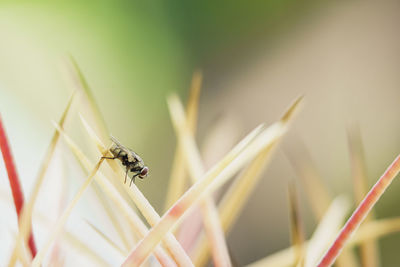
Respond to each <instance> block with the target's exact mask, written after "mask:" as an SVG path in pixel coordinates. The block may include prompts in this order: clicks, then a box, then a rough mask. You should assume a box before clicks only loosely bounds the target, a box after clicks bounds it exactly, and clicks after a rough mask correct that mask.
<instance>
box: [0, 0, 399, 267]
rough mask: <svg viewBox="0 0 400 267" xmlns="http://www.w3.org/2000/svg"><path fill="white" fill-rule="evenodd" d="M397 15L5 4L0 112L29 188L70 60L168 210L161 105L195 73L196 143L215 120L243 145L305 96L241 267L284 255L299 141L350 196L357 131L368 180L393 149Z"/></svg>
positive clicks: (368, 8)
mask: <svg viewBox="0 0 400 267" xmlns="http://www.w3.org/2000/svg"><path fill="white" fill-rule="evenodd" d="M399 9H400V7H399V4H398V3H397V2H396V1H381V2H379V1H372V0H370V1H348V2H346V3H344V2H341V1H333V2H330V3H327V2H322V1H312V0H309V1H290V0H281V1H275V0H268V1H246V2H245V1H208V0H207V1H178V0H176V1H158V0H154V1H1V2H0V104H1V107H0V108H1V110H0V111H1V115H2V117H3V118H4V121H5V123H6V125H7V127H8V131H9V135H10V136H12V137H13V138H11V143H12V144H13V146H14V150H15V156H16V158H17V160H18V161H19V162H24V166H23V167H21V166H19V171H20V173H21V175H22V176H23V177H24V179H25V181H26V188H25V190H26V192H29V188H30V185H31V184H32V182H33V179H34V177H35V175H33V174H35V173H36V172H37V168H38V166H39V163H40V159H41V156H42V155H43V154H44V151H45V148H46V145H47V143H48V141H49V139H50V137H51V135H52V132H53V126H52V124H51V123H50V121H51V120H56V121H57V120H58V118H59V116H60V114H61V112H62V110H63V109H64V106H65V104H66V102H67V99H68V98H69V96H70V95H71V93H72V90H73V89H72V88H71V86H69V85H70V84H69V82H68V81H69V77H68V73H67V72H66V69H65V63H66V60H67V58H68V55H73V56H74V58H75V59H76V60H77V62H78V64H79V65H80V67H81V69H82V72H83V73H84V75H85V77H86V79H87V81H88V82H89V84H90V86H91V88H92V90H93V93H94V95H95V98H96V100H97V102H98V104H99V106H100V109H101V111H102V113H103V115H104V117H105V120H106V122H107V124H108V126H109V130H110V132H111V133H112V134H113V135H114V136H117V137H118V138H119V139H120V140H121V142H123V143H124V144H126V145H127V146H129V147H132V148H134V149H135V151H137V152H138V153H139V154H140V155H142V157H143V158H144V159H145V161H146V163H147V164H148V165H149V167H150V169H151V176H150V177H149V179H148V180H147V181H140V182H139V187H140V188H141V189H143V191H144V193H145V194H146V195H147V196H148V198H149V199H150V200H151V202H152V203H153V204H154V206H155V207H156V208H157V209H158V211H160V212H161V210H162V208H163V201H164V198H165V193H166V188H167V184H168V177H169V172H170V166H171V162H172V159H173V154H174V147H175V139H174V134H173V131H172V127H171V126H170V121H169V116H168V111H167V107H166V104H165V97H166V95H167V94H168V93H170V92H174V91H175V92H178V93H179V94H180V95H181V96H182V98H183V99H186V96H187V93H188V88H189V86H190V80H191V76H192V73H193V71H194V70H196V69H202V70H203V73H204V86H203V91H202V97H201V104H200V122H199V138H198V140H199V144H200V145H201V144H202V143H203V141H204V140H205V138H206V136H207V133H209V132H210V129H211V128H212V127H213V125H214V124H215V121H216V120H218V119H221V118H226V117H229V118H230V119H232V120H234V121H235V125H237V126H236V128H235V129H236V132H235V133H227V135H233V136H234V137H235V138H236V140H238V138H239V137H240V136H243V134H244V133H246V132H248V131H249V130H250V129H252V128H253V127H254V126H256V125H257V124H258V123H260V122H263V121H266V122H267V123H270V122H272V121H273V120H274V119H275V118H277V117H278V116H279V115H280V114H281V113H282V112H283V110H284V109H285V107H287V105H288V104H289V103H290V102H291V101H292V100H293V99H294V98H296V97H297V96H298V95H300V94H305V95H306V105H305V106H306V107H305V108H304V111H303V112H302V114H301V115H300V116H299V119H298V121H297V123H296V125H295V127H294V129H293V131H292V132H291V134H290V135H289V137H288V139H289V140H290V142H287V143H285V144H284V150H280V151H278V153H277V156H276V158H274V160H273V161H272V164H271V167H270V168H269V170H268V171H267V172H266V173H265V177H264V178H265V179H264V180H263V181H262V182H261V184H260V186H259V187H258V189H257V191H256V192H255V194H254V195H253V197H252V199H251V200H250V204H249V205H248V206H247V208H246V209H245V211H244V213H243V215H242V216H241V218H240V219H239V221H238V223H237V226H236V228H235V229H234V231H232V234H230V236H229V243H230V246H231V247H232V250H233V252H234V254H235V255H236V256H237V258H238V260H239V262H240V263H241V264H246V263H250V262H252V261H254V260H256V259H259V258H261V257H263V256H265V255H267V254H268V253H271V252H273V251H276V250H278V249H282V248H285V247H286V246H287V245H288V244H289V230H288V227H287V225H288V223H287V221H288V219H287V215H288V211H287V210H286V206H287V204H286V202H287V201H286V186H287V182H288V181H289V180H292V179H296V173H295V171H294V170H293V168H292V167H291V165H290V163H289V161H288V160H287V154H288V153H289V154H290V153H291V150H296V146H295V145H294V146H292V144H293V143H296V142H297V141H299V140H300V141H301V142H302V143H304V144H305V145H306V147H307V149H308V150H309V152H310V155H311V157H312V158H314V159H315V163H316V166H317V167H318V168H319V169H320V171H321V174H322V177H323V178H324V180H325V182H326V184H327V185H328V187H329V188H330V189H331V190H332V193H334V194H338V193H342V192H345V193H351V192H352V191H351V189H350V188H349V187H350V185H351V180H350V166H349V164H350V163H349V158H348V148H347V140H346V127H347V126H348V124H349V123H351V122H354V121H355V122H357V123H358V124H359V125H360V128H361V132H362V135H363V138H364V141H365V142H364V143H365V145H366V154H367V155H366V157H367V162H368V170H369V178H370V181H371V183H372V182H374V181H375V180H376V179H377V177H378V176H379V174H380V173H382V171H383V170H384V168H385V167H386V166H387V165H388V164H389V162H390V161H391V160H392V158H393V157H394V155H395V154H396V153H398V151H399V147H400V141H399V139H398V134H399V133H400V127H399V126H398V125H399V124H398V116H397V114H398V112H399V111H400V110H399V107H398V101H397V99H398V97H400V93H399V89H398V88H399V85H400V80H399V77H400V76H399V75H398V69H399V63H398V62H400V61H399V60H398V59H399V55H400V53H399V49H398V47H399V43H400V41H399V36H398V35H399V34H398V32H397V31H398V29H397V28H398V27H397V23H398V21H397V19H398V13H397V12H398V11H399ZM222 120H223V119H222ZM73 123H74V122H71V124H73ZM77 125H78V124H77ZM3 184H4V186H5V187H6V186H7V184H6V183H3ZM399 187H400V185H398V183H394V185H393V186H392V188H391V189H390V190H389V192H388V193H387V195H385V197H384V198H383V199H382V201H381V202H380V203H379V204H378V216H379V217H381V216H390V215H396V214H397V215H398V214H400V213H399V212H397V209H396V205H397V204H396V203H397V199H398V197H397V195H396V192H399V190H400V188H399ZM260 203H261V204H260ZM276 203H281V205H276ZM260 207H263V209H262V210H260ZM303 210H304V212H305V215H306V216H305V217H306V218H305V220H306V222H307V231H308V233H311V232H312V229H313V228H314V226H315V223H316V222H315V221H313V219H312V218H309V217H310V212H309V207H307V205H306V204H304V207H303ZM260 213H261V214H263V216H260ZM393 240H396V241H399V240H400V239H399V236H397V235H396V237H391V238H388V239H387V240H386V239H384V242H382V244H383V246H382V247H383V248H384V250H383V251H382V260H383V262H384V263H385V264H384V265H383V266H390V263H392V262H399V261H400V258H399V257H398V256H397V257H396V255H395V254H393V253H392V251H391V249H390V248H389V245H388V244H396V243H394V242H395V241H393ZM239 241H240V242H239ZM397 244H398V243H397ZM391 266H393V265H391Z"/></svg>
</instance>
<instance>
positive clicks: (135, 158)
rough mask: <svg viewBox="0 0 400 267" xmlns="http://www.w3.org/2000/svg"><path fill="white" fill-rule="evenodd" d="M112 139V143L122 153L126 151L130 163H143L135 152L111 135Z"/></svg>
mask: <svg viewBox="0 0 400 267" xmlns="http://www.w3.org/2000/svg"><path fill="white" fill-rule="evenodd" d="M110 138H111V141H113V142H114V144H115V145H116V146H117V147H118V148H119V149H121V150H122V151H124V152H125V153H126V154H127V155H128V158H129V159H130V162H135V161H139V162H143V160H142V159H141V158H140V157H139V156H138V155H137V154H136V153H135V152H133V150H132V149H130V148H127V147H125V146H123V145H122V144H121V143H120V142H119V141H118V140H117V139H116V138H115V137H114V136H112V135H111V136H110Z"/></svg>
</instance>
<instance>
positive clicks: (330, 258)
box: [318, 155, 400, 267]
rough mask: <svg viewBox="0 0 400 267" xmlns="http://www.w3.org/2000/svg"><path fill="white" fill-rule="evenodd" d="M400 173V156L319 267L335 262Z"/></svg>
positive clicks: (355, 213) (367, 197) (353, 215)
mask: <svg viewBox="0 0 400 267" xmlns="http://www.w3.org/2000/svg"><path fill="white" fill-rule="evenodd" d="M399 171H400V155H399V156H397V158H396V159H395V160H394V161H393V163H392V164H391V165H390V166H389V168H387V170H386V171H385V173H384V174H383V175H382V176H381V177H380V178H379V180H378V181H377V182H376V184H375V185H374V186H373V187H372V189H371V190H370V191H369V192H368V194H367V196H366V197H365V198H364V199H363V201H362V202H361V203H360V205H359V206H358V207H357V209H356V210H355V211H354V213H353V214H352V215H351V217H350V219H349V220H348V221H347V222H346V224H345V225H344V227H343V229H342V230H341V231H340V233H339V235H338V237H337V238H336V240H335V242H334V243H333V244H332V246H331V247H330V248H329V250H328V251H327V252H326V254H325V255H324V257H323V258H322V259H321V261H320V263H319V264H318V267H325V266H331V265H332V264H333V263H334V262H335V259H336V258H337V256H338V255H339V254H340V251H341V250H342V249H343V247H344V245H345V244H346V242H347V241H348V240H349V238H350V237H351V235H352V234H353V233H354V232H355V230H356V229H357V228H358V227H359V226H360V224H361V223H362V221H363V220H364V219H365V217H366V216H367V215H368V213H369V211H370V210H371V209H372V207H373V206H374V205H375V203H376V202H377V201H378V200H379V198H380V197H381V196H382V195H383V193H384V192H385V190H386V188H388V187H389V185H390V183H391V182H392V181H393V179H394V178H395V177H396V175H397V174H398V173H399Z"/></svg>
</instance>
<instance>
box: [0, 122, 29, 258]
mask: <svg viewBox="0 0 400 267" xmlns="http://www.w3.org/2000/svg"><path fill="white" fill-rule="evenodd" d="M0 149H1V153H2V155H3V159H4V164H5V166H6V169H7V173H8V180H9V182H10V187H11V192H12V196H13V199H14V205H15V210H16V211H17V215H18V219H19V218H20V216H21V211H22V207H23V205H24V194H23V192H22V188H21V183H20V181H19V178H18V174H17V170H16V168H15V164H14V159H13V157H12V154H11V149H10V145H9V143H8V139H7V135H6V132H5V129H4V125H3V121H2V119H1V116H0ZM28 246H29V250H30V251H31V254H32V257H34V256H35V255H36V251H37V250H36V245H35V241H34V239H33V235H32V232H31V233H30V234H29V240H28Z"/></svg>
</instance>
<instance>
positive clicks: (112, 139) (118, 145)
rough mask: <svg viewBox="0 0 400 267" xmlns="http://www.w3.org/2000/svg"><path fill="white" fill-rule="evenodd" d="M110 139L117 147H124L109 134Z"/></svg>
mask: <svg viewBox="0 0 400 267" xmlns="http://www.w3.org/2000/svg"><path fill="white" fill-rule="evenodd" d="M110 139H111V141H113V143H114V144H115V145H116V146H117V147H119V148H122V149H126V148H125V147H124V146H123V145H121V143H120V142H119V141H118V140H117V139H116V138H115V137H114V136H112V135H111V136H110Z"/></svg>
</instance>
